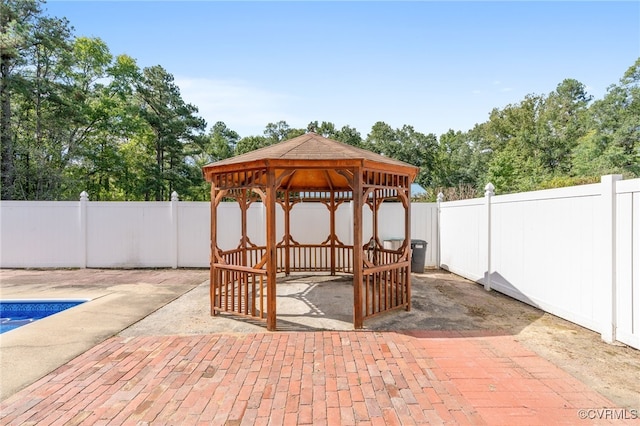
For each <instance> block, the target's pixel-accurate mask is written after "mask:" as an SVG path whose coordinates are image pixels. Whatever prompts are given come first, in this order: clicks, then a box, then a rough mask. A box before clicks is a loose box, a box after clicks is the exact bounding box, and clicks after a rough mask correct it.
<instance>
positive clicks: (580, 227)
mask: <svg viewBox="0 0 640 426" xmlns="http://www.w3.org/2000/svg"><path fill="white" fill-rule="evenodd" d="M487 189H488V191H487V194H486V195H485V197H484V198H479V199H473V200H464V201H452V202H442V201H441V202H438V203H437V204H436V203H414V204H412V210H411V233H412V238H413V239H420V240H425V241H426V242H427V243H428V245H427V253H426V262H425V263H426V265H425V266H426V267H437V266H440V267H442V268H444V269H447V270H449V271H451V272H453V273H456V274H458V275H461V276H464V277H466V278H469V279H471V280H473V281H476V282H478V283H481V284H483V285H484V286H485V287H486V288H487V289H494V290H497V291H500V292H502V293H505V294H507V295H509V296H511V297H514V298H516V299H519V300H521V301H523V302H526V303H529V304H531V305H534V306H537V307H539V308H541V309H543V310H545V311H547V312H550V313H552V314H554V315H557V316H560V317H562V318H565V319H567V320H569V321H572V322H575V323H577V324H580V325H582V326H584V327H587V328H589V329H592V330H594V331H597V332H599V333H601V335H602V338H603V339H604V340H606V341H608V342H612V341H614V340H618V341H621V342H624V343H626V344H628V345H630V346H633V347H635V348H638V349H640V179H634V180H628V181H624V180H622V179H621V178H620V177H619V176H604V177H603V178H602V181H601V183H599V184H593V185H583V186H576V187H571V188H560V189H553V190H545V191H535V192H529V193H522V194H510V195H499V196H495V195H493V189H492V187H490V186H489V185H488V188H487ZM352 209H353V204H350V203H344V204H342V205H341V206H340V207H339V208H338V210H337V211H336V233H337V235H338V238H339V239H340V240H341V241H342V242H343V243H345V244H349V245H350V244H353V241H352V229H353V223H352V220H353V219H352V218H353V210H352ZM278 211H279V224H278V225H277V229H278V233H279V238H278V240H281V239H282V230H283V225H282V222H283V215H282V211H281V210H278ZM363 212H364V226H365V227H364V230H365V232H363V234H364V235H363V242H366V241H368V239H369V238H370V236H371V232H370V229H371V220H372V219H371V212H370V210H369V209H368V207H364V210H363ZM218 216H219V223H218V244H219V245H220V247H221V248H223V249H231V248H234V247H236V246H237V245H238V242H239V238H240V237H239V236H240V234H241V232H240V229H241V223H240V214H239V208H238V206H237V204H236V203H222V204H221V206H220V207H219V210H218ZM264 218H265V211H264V209H263V208H262V204H261V203H254V204H252V205H251V207H250V209H249V214H248V223H247V229H248V237H249V238H250V239H251V241H252V242H253V243H254V244H259V245H260V244H264V240H265V236H264V233H265V229H264ZM209 230H210V205H209V203H208V202H184V201H178V199H177V197H175V198H174V199H173V201H171V202H96V201H89V200H88V199H87V197H86V194H84V193H83V196H82V197H81V200H80V201H76V202H49V201H1V202H0V268H50V267H77V268H85V267H89V268H146V267H172V268H176V267H202V268H206V267H208V266H209V252H210V232H209ZM367 231H368V232H367ZM291 233H292V236H293V238H294V239H295V240H296V241H298V242H300V243H303V244H304V243H321V242H323V241H324V240H325V239H326V238H327V236H328V235H329V212H328V209H327V208H326V207H325V206H324V205H323V204H319V203H300V204H298V205H296V206H295V207H294V209H293V210H292V212H291ZM379 233H380V239H381V240H393V239H398V238H401V237H402V236H403V234H404V214H403V211H402V207H401V206H400V205H399V204H398V203H384V204H383V206H382V208H381V210H380V215H379Z"/></svg>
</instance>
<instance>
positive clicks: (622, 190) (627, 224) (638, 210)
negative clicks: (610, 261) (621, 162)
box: [616, 179, 640, 349]
mask: <svg viewBox="0 0 640 426" xmlns="http://www.w3.org/2000/svg"><path fill="white" fill-rule="evenodd" d="M616 224H617V233H616V338H617V340H619V341H621V342H623V343H626V344H628V345H630V346H633V347H635V348H638V349H640V179H636V180H632V181H623V182H619V183H618V185H617V191H616Z"/></svg>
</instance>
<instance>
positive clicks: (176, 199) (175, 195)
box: [171, 191, 180, 201]
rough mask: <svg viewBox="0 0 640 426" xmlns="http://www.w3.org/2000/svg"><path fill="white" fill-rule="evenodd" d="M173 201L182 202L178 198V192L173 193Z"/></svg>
mask: <svg viewBox="0 0 640 426" xmlns="http://www.w3.org/2000/svg"><path fill="white" fill-rule="evenodd" d="M171 201H180V198H179V197H178V193H177V192H176V191H173V192H172V193H171Z"/></svg>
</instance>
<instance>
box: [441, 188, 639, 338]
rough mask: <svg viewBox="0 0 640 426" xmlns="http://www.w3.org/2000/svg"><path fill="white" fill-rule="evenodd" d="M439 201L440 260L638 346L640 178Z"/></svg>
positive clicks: (452, 268) (489, 285) (447, 266)
mask: <svg viewBox="0 0 640 426" xmlns="http://www.w3.org/2000/svg"><path fill="white" fill-rule="evenodd" d="M620 179H621V178H620V177H619V176H604V177H603V178H602V181H601V183H600V184H593V185H583V186H577V187H571V188H560V189H553V190H545V191H535V192H529V193H522V194H510V195H502V196H491V194H490V193H489V194H487V195H486V196H485V198H480V199H474V200H465V201H454V202H442V203H440V213H439V214H440V240H441V243H440V250H441V252H440V258H441V267H442V268H444V269H448V270H450V271H451V272H454V273H456V274H459V275H462V276H464V277H466V278H469V279H471V280H474V281H477V282H479V283H482V284H484V285H485V287H487V288H490V289H495V290H497V291H500V292H502V293H505V294H507V295H509V296H511V297H514V298H516V299H518V300H521V301H523V302H526V303H529V304H531V305H534V306H537V307H539V308H541V309H543V310H545V311H547V312H550V313H552V314H554V315H557V316H560V317H562V318H565V319H567V320H569V321H572V322H575V323H577V324H580V325H582V326H584V327H586V328H589V329H591V330H594V331H597V332H599V333H601V334H602V338H603V339H604V340H606V341H609V342H611V341H613V340H619V341H621V342H624V343H626V344H628V345H630V346H633V347H635V348H639V349H640V179H635V180H629V181H622V180H620Z"/></svg>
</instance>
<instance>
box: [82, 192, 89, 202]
mask: <svg viewBox="0 0 640 426" xmlns="http://www.w3.org/2000/svg"><path fill="white" fill-rule="evenodd" d="M80 201H89V194H88V193H87V191H82V192H81V193H80Z"/></svg>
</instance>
